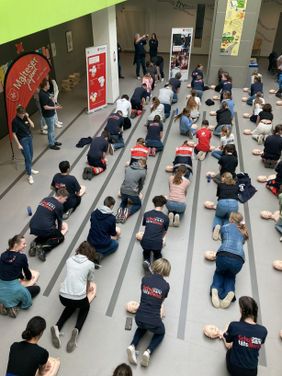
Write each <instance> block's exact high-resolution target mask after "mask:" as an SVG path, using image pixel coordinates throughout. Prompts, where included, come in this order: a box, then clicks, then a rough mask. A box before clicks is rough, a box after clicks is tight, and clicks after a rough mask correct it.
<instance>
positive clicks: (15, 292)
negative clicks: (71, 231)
mask: <svg viewBox="0 0 282 376" xmlns="http://www.w3.org/2000/svg"><path fill="white" fill-rule="evenodd" d="M25 247H26V241H25V238H24V236H22V235H15V236H13V237H12V239H10V240H9V248H8V249H7V251H5V252H3V253H2V254H1V257H0V305H1V307H0V308H1V309H0V311H1V313H2V314H4V315H8V316H9V317H12V318H16V317H17V312H18V310H19V309H20V308H21V309H28V308H29V307H30V306H31V305H32V298H34V297H35V296H36V295H38V294H39V292H40V287H39V286H35V285H34V286H29V287H24V286H23V285H22V284H21V282H20V280H23V279H26V280H31V279H32V273H31V271H30V269H29V265H28V260H27V257H26V255H25V254H24V253H23V251H24V249H25Z"/></svg>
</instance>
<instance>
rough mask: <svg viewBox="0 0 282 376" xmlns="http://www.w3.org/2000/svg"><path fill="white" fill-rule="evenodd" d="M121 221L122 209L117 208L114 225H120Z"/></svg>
mask: <svg viewBox="0 0 282 376" xmlns="http://www.w3.org/2000/svg"><path fill="white" fill-rule="evenodd" d="M122 219H123V209H122V208H118V211H117V215H116V223H121V221H122Z"/></svg>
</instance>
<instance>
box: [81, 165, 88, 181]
mask: <svg viewBox="0 0 282 376" xmlns="http://www.w3.org/2000/svg"><path fill="white" fill-rule="evenodd" d="M88 171H89V167H85V168H84V170H83V174H82V179H83V180H87V179H88Z"/></svg>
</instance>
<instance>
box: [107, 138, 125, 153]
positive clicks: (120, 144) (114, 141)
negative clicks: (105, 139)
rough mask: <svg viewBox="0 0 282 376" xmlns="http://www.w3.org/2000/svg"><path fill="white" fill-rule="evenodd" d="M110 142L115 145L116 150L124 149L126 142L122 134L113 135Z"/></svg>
mask: <svg viewBox="0 0 282 376" xmlns="http://www.w3.org/2000/svg"><path fill="white" fill-rule="evenodd" d="M110 142H111V143H112V144H113V147H114V149H115V150H117V149H121V148H124V140H123V137H122V134H111V136H110Z"/></svg>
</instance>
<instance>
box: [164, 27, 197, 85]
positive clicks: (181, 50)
mask: <svg viewBox="0 0 282 376" xmlns="http://www.w3.org/2000/svg"><path fill="white" fill-rule="evenodd" d="M192 40H193V28H187V27H186V28H185V27H179V28H173V29H172V30H171V43H170V60H169V78H171V77H175V75H176V73H177V72H180V73H181V80H183V81H186V80H188V73H189V66H190V57H191V46H192Z"/></svg>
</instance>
